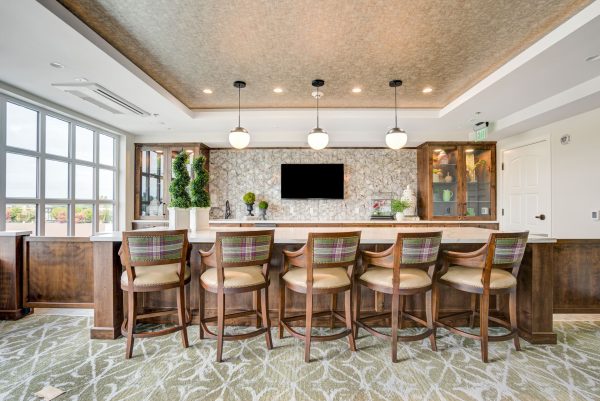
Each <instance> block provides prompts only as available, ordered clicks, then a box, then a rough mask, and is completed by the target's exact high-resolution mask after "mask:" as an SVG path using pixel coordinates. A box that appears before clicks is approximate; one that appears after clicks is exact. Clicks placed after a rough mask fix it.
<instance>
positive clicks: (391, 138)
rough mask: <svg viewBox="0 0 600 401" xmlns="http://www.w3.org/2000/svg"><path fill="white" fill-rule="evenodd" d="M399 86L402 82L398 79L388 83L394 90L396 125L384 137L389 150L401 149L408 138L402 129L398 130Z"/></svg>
mask: <svg viewBox="0 0 600 401" xmlns="http://www.w3.org/2000/svg"><path fill="white" fill-rule="evenodd" d="M401 85H402V81H401V80H399V79H394V80H393V81H390V87H392V88H394V113H395V117H396V120H395V122H396V124H395V125H394V128H392V129H391V130H389V131H388V132H387V134H386V135H385V144H386V145H387V146H388V147H389V148H391V149H394V150H397V149H401V148H403V147H404V145H406V141H407V140H408V136H407V135H406V132H405V131H404V130H403V129H401V128H398V96H397V89H398V87H399V86H401Z"/></svg>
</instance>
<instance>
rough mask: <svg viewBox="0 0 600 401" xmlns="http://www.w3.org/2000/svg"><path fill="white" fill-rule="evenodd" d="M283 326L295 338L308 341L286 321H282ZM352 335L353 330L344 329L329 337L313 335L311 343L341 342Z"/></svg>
mask: <svg viewBox="0 0 600 401" xmlns="http://www.w3.org/2000/svg"><path fill="white" fill-rule="evenodd" d="M281 324H282V325H283V327H284V328H285V329H286V330H287V331H288V332H289V333H290V334H291V335H292V336H294V337H296V338H298V339H300V340H303V341H306V335H305V334H302V333H299V332H298V331H296V330H294V329H293V328H292V327H291V326H290V325H289V324H288V323H287V322H286V321H285V319H284V320H282V321H281ZM350 334H352V330H351V329H344V330H342V331H341V332H339V333H335V334H329V335H312V334H311V336H310V341H311V342H313V341H314V342H321V341H333V340H339V339H340V338H344V337H346V336H348V335H350Z"/></svg>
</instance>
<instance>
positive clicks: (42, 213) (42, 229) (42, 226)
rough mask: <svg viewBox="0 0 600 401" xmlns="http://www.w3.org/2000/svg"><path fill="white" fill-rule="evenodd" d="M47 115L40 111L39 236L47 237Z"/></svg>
mask: <svg viewBox="0 0 600 401" xmlns="http://www.w3.org/2000/svg"><path fill="white" fill-rule="evenodd" d="M45 116H46V113H44V112H43V111H42V110H40V111H38V119H39V120H38V150H39V152H40V153H39V156H38V169H37V170H38V182H37V186H38V187H37V193H38V195H37V197H38V199H39V200H40V202H39V203H38V211H37V227H38V229H37V231H38V232H37V235H39V236H44V235H46V157H45V155H46V118H45Z"/></svg>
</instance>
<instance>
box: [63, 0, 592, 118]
mask: <svg viewBox="0 0 600 401" xmlns="http://www.w3.org/2000/svg"><path fill="white" fill-rule="evenodd" d="M59 1H60V2H61V3H62V4H63V5H64V6H65V7H67V8H68V9H69V10H70V11H71V12H72V13H73V14H75V15H76V16H77V17H78V18H80V19H81V20H82V21H83V22H85V23H86V24H87V25H88V26H90V27H91V28H92V29H93V30H95V31H96V32H97V33H98V34H100V35H101V36H102V37H103V38H104V39H106V40H107V41H108V42H109V43H110V44H112V45H113V46H114V47H115V48H116V49H117V50H119V51H120V52H121V53H123V54H124V55H125V56H126V57H128V58H129V59H130V60H131V61H132V62H134V63H135V64H136V65H137V66H139V67H140V68H141V69H142V70H143V71H145V72H146V73H147V74H148V75H150V76H151V77H152V78H153V79H154V80H156V81H157V82H158V83H159V84H161V85H162V86H163V87H164V88H165V89H167V90H168V91H169V92H171V93H172V94H173V95H174V96H175V97H177V98H178V99H179V100H180V101H181V102H183V103H184V104H185V105H186V106H188V107H189V108H191V109H207V108H208V109H215V108H234V107H237V89H235V88H234V87H233V85H232V83H233V81H235V80H238V79H241V80H245V81H246V82H247V84H248V86H247V87H246V89H243V90H242V106H243V107H244V108H271V107H275V108H288V107H290V108H294V107H313V106H314V99H313V98H312V97H311V96H310V93H311V87H310V82H311V80H312V79H314V78H321V79H324V80H325V87H324V88H323V89H322V90H323V92H324V93H325V96H324V97H323V99H322V102H321V105H322V106H323V107H360V108H363V107H391V106H393V90H392V89H391V88H389V86H388V81H389V80H391V79H402V80H403V81H404V85H403V86H402V88H401V89H400V90H399V106H400V107H432V108H440V107H443V106H445V105H447V104H448V103H449V102H450V101H452V100H453V99H455V98H456V97H457V96H459V95H460V94H462V93H463V92H464V91H465V90H467V89H468V88H470V87H471V86H473V85H474V84H476V83H477V82H478V81H479V80H481V79H482V78H484V77H485V76H486V75H488V74H490V73H491V72H493V71H494V70H496V69H497V68H498V67H500V66H501V65H502V64H504V63H505V62H506V61H508V60H509V59H510V58H512V57H514V56H515V55H516V54H518V53H519V52H520V51H522V50H524V49H525V48H527V47H528V46H529V45H531V44H532V43H533V42H535V41H536V40H538V39H539V38H541V37H542V36H543V35H544V34H546V33H548V32H550V31H551V30H552V29H554V28H555V27H556V26H557V25H559V24H560V23H561V22H563V21H565V20H566V19H567V18H568V17H570V16H572V15H573V14H574V13H576V12H577V11H579V10H580V9H582V8H583V7H584V6H585V5H587V4H589V3H590V2H591V1H590V0H570V1H568V0H528V1H522V0H503V1H500V0H454V1H451V0H437V1H436V0H419V1H414V0H382V1H375V0H361V1H356V0H355V1H348V0H322V1H315V0H262V1H258V0H257V1H243V0H204V1H197V0H59ZM355 86H358V87H360V88H362V90H363V91H362V93H359V94H354V93H351V89H352V88H353V87H355ZM426 86H431V87H432V88H433V89H434V91H433V92H432V93H430V94H423V93H422V89H423V88H424V87H426ZM274 87H281V88H283V90H284V91H283V93H281V94H276V93H273V88H274ZM205 88H210V89H212V90H213V94H211V95H207V94H204V93H203V92H202V90H203V89H205ZM111 89H113V90H115V91H117V92H118V88H111Z"/></svg>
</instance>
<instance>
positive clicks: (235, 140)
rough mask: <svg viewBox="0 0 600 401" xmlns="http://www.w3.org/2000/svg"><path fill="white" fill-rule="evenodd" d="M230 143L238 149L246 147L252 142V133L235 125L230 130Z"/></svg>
mask: <svg viewBox="0 0 600 401" xmlns="http://www.w3.org/2000/svg"><path fill="white" fill-rule="evenodd" d="M229 143H230V144H231V146H233V147H234V148H236V149H244V148H245V147H246V146H248V144H249V143H250V134H248V131H247V130H246V128H242V127H235V128H234V129H232V130H231V131H230V132H229Z"/></svg>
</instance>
